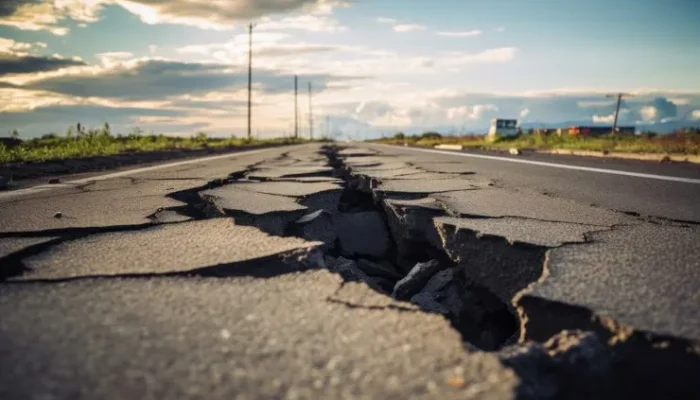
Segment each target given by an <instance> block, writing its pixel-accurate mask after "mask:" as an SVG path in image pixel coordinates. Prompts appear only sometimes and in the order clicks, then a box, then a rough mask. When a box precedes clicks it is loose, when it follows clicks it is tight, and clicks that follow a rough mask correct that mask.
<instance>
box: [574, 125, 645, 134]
mask: <svg viewBox="0 0 700 400" xmlns="http://www.w3.org/2000/svg"><path fill="white" fill-rule="evenodd" d="M612 131H613V127H612V126H571V127H569V129H568V134H569V135H571V136H602V135H607V134H609V133H611V132H612ZM635 132H636V130H635V127H634V126H619V127H617V133H618V134H621V135H634V134H635Z"/></svg>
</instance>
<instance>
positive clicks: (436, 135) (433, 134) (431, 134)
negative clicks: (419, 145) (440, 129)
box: [421, 132, 442, 139]
mask: <svg viewBox="0 0 700 400" xmlns="http://www.w3.org/2000/svg"><path fill="white" fill-rule="evenodd" d="M421 138H422V139H442V135H441V134H439V133H437V132H425V133H423V134H422V135H421Z"/></svg>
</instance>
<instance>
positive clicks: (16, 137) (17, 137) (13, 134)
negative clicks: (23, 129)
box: [12, 129, 19, 139]
mask: <svg viewBox="0 0 700 400" xmlns="http://www.w3.org/2000/svg"><path fill="white" fill-rule="evenodd" d="M12 138H13V139H19V132H17V129H13V130H12Z"/></svg>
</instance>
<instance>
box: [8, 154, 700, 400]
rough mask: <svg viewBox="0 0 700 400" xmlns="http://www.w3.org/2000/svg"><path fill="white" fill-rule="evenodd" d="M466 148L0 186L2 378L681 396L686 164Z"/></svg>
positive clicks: (688, 241)
mask: <svg viewBox="0 0 700 400" xmlns="http://www.w3.org/2000/svg"><path fill="white" fill-rule="evenodd" d="M484 155H485V154H481V153H471V154H454V153H445V152H431V151H421V150H415V149H407V148H398V147H387V146H380V145H370V144H363V143H352V144H345V143H341V144H337V145H334V146H325V147H322V146H321V145H316V144H314V145H303V146H293V147H285V148H273V149H265V150H261V151H253V152H244V153H237V154H231V155H227V156H217V157H212V158H209V159H203V160H197V161H191V160H190V161H186V162H179V163H172V164H164V165H159V166H155V167H149V168H145V169H141V170H127V171H120V172H117V173H112V174H107V175H104V176H99V175H98V176H90V177H88V178H84V177H80V178H71V177H65V178H63V179H62V183H61V184H58V185H46V186H40V187H30V188H24V189H21V190H18V191H13V192H0V221H1V226H0V277H1V279H2V282H0V313H2V315H3V317H2V318H1V319H0V367H1V368H2V370H3V371H4V373H3V374H2V376H0V398H2V399H44V398H52V399H94V398H103V399H121V398H145V399H166V398H167V399H169V398H178V399H190V398H191V399H195V398H197V399H199V398H210V399H230V398H240V399H272V398H274V399H278V398H288V399H307V398H309V399H313V398H397V399H400V398H439V399H449V398H460V399H462V398H493V399H505V398H592V397H594V398H613V397H615V398H618V397H620V396H623V397H629V396H634V395H644V396H646V397H652V398H654V397H658V398H669V397H671V398H673V397H697V396H698V395H699V393H700V384H699V383H698V382H697V379H693V377H696V376H697V374H698V373H700V356H699V355H698V352H699V351H698V349H699V348H700V347H699V345H698V343H700V316H699V315H698V312H697V305H698V304H700V261H699V259H698V257H697V255H698V249H699V244H698V238H699V237H700V226H699V225H698V224H699V223H700V207H699V206H698V204H697V199H698V198H700V179H699V178H700V173H699V170H698V169H697V167H695V166H686V165H676V164H668V165H667V164H651V163H636V162H632V161H615V162H608V163H602V162H599V161H595V160H587V159H572V158H571V157H565V156H551V157H550V156H522V157H520V158H516V159H515V160H516V161H515V162H514V161H513V160H514V159H513V158H511V157H508V156H505V157H501V158H493V157H492V156H491V155H486V156H487V157H486V158H485V157H483V156H484ZM552 164H556V165H552ZM572 167H573V168H572Z"/></svg>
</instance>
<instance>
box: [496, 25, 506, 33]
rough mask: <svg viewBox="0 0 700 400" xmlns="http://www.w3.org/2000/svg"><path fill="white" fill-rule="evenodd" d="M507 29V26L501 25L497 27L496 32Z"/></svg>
mask: <svg viewBox="0 0 700 400" xmlns="http://www.w3.org/2000/svg"><path fill="white" fill-rule="evenodd" d="M505 31H506V28H505V27H504V26H499V27H498V28H496V32H505Z"/></svg>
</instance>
